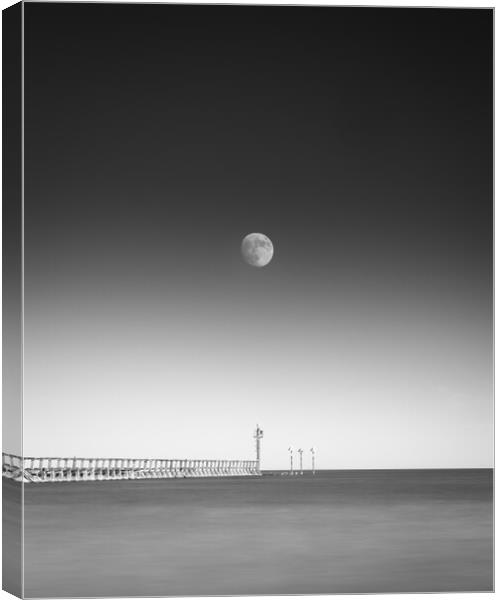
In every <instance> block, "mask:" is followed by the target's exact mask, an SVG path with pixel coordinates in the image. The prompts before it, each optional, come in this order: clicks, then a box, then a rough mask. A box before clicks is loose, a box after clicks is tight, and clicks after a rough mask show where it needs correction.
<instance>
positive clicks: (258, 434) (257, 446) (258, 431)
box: [253, 424, 264, 473]
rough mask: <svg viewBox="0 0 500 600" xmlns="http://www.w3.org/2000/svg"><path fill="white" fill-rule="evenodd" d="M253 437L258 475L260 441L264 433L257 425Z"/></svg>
mask: <svg viewBox="0 0 500 600" xmlns="http://www.w3.org/2000/svg"><path fill="white" fill-rule="evenodd" d="M253 437H254V438H255V455H256V459H257V470H258V471H259V473H260V440H261V439H262V438H263V437H264V432H263V431H262V429H261V428H260V427H259V425H258V424H257V427H256V428H255V433H254V436H253Z"/></svg>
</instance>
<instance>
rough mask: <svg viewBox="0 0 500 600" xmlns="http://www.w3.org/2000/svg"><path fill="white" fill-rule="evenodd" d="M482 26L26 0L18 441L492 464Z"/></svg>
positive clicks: (62, 447)
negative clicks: (21, 419) (259, 440)
mask: <svg viewBox="0 0 500 600" xmlns="http://www.w3.org/2000/svg"><path fill="white" fill-rule="evenodd" d="M492 30H493V12H492V11H491V10H453V9H391V8H320V7H251V6H248V7H245V6H192V5H191V6H180V5H130V4H129V5H119V4H115V5H105V4H101V3H96V4H85V3H75V4H70V3H69V4H66V3H57V4H50V3H29V2H28V3H26V4H25V131H26V137H25V175H26V179H25V227H26V229H25V276H26V280H25V298H26V300H25V302H26V305H25V309H26V313H25V358H26V364H25V451H26V452H27V454H45V455H47V454H51V455H65V454H67V455H74V454H78V455H83V456H86V455H89V456H98V455H103V456H105V455H123V456H133V455H137V456H143V455H144V456H147V455H150V456H158V457H162V456H165V457H169V456H172V457H174V456H177V457H184V456H185V457H191V458H200V457H203V458H205V457H206V458H211V457H213V458H218V457H220V458H247V457H251V456H252V440H251V437H250V434H251V430H252V427H253V426H254V425H255V423H256V422H257V421H258V422H259V423H260V425H261V426H262V427H263V428H264V430H265V434H266V438H265V440H264V441H265V450H264V466H265V467H269V468H273V467H276V468H279V467H280V466H281V465H283V466H284V465H286V460H287V456H286V454H287V453H286V449H287V447H288V445H289V444H294V445H296V446H300V445H303V446H304V447H306V448H309V447H310V446H311V445H313V444H314V445H316V446H318V461H319V462H320V464H321V465H322V466H323V467H326V468H328V467H331V468H334V467H385V466H387V467H398V466H408V467H420V466H459V467H460V466H490V464H491V461H492V437H491V432H492V427H493V421H492V226H493V225H492V206H493V205H492V92H493V87H492ZM253 231H257V232H262V233H264V234H266V235H267V236H269V237H270V238H271V240H272V241H273V243H274V248H275V255H274V258H273V261H272V262H271V264H270V265H269V266H268V267H265V268H263V269H255V268H252V267H250V266H248V265H246V264H245V263H243V261H242V260H241V257H240V253H239V245H240V242H241V239H242V238H243V237H244V236H245V235H246V234H247V233H250V232H253ZM77 415H78V416H77ZM75 418H76V419H77V420H78V422H79V423H80V430H79V431H75V430H72V428H71V426H70V423H71V422H72V420H74V419H75ZM40 422H42V423H44V424H45V425H46V426H45V427H42V428H40ZM110 424H111V427H110ZM40 430H42V431H43V434H40V433H39V431H40ZM52 430H53V431H52ZM48 431H51V434H50V435H48V433H47V432H48ZM214 431H217V434H216V435H214ZM464 440H467V443H465V444H464ZM395 448H397V449H398V450H397V452H396V451H395Z"/></svg>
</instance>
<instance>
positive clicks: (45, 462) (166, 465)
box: [2, 453, 261, 483]
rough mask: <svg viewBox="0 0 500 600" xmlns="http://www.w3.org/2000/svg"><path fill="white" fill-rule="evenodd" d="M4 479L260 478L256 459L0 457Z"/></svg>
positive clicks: (35, 480)
mask: <svg viewBox="0 0 500 600" xmlns="http://www.w3.org/2000/svg"><path fill="white" fill-rule="evenodd" d="M2 474H3V476H4V477H7V478H9V479H14V480H15V481H23V482H25V483H38V482H55V481H107V480H115V479H173V478H183V477H242V476H259V475H261V472H260V466H259V462H258V461H256V460H191V459H180V460H178V459H165V458H77V457H73V458H57V457H56V458H53V457H44V458H35V457H31V456H25V457H21V456H17V455H15V454H7V453H3V454H2Z"/></svg>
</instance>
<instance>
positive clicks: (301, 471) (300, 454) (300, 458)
mask: <svg viewBox="0 0 500 600" xmlns="http://www.w3.org/2000/svg"><path fill="white" fill-rule="evenodd" d="M297 452H298V453H299V464H300V474H301V475H303V474H304V470H303V469H302V454H303V453H304V450H302V448H299V449H298V450H297Z"/></svg>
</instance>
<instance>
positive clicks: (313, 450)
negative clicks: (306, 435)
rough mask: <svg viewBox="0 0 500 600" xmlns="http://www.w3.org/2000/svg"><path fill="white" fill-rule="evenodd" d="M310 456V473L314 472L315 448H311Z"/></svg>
mask: <svg viewBox="0 0 500 600" xmlns="http://www.w3.org/2000/svg"><path fill="white" fill-rule="evenodd" d="M311 458H312V474H313V475H314V473H315V464H314V463H315V458H316V448H314V447H313V448H311Z"/></svg>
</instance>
